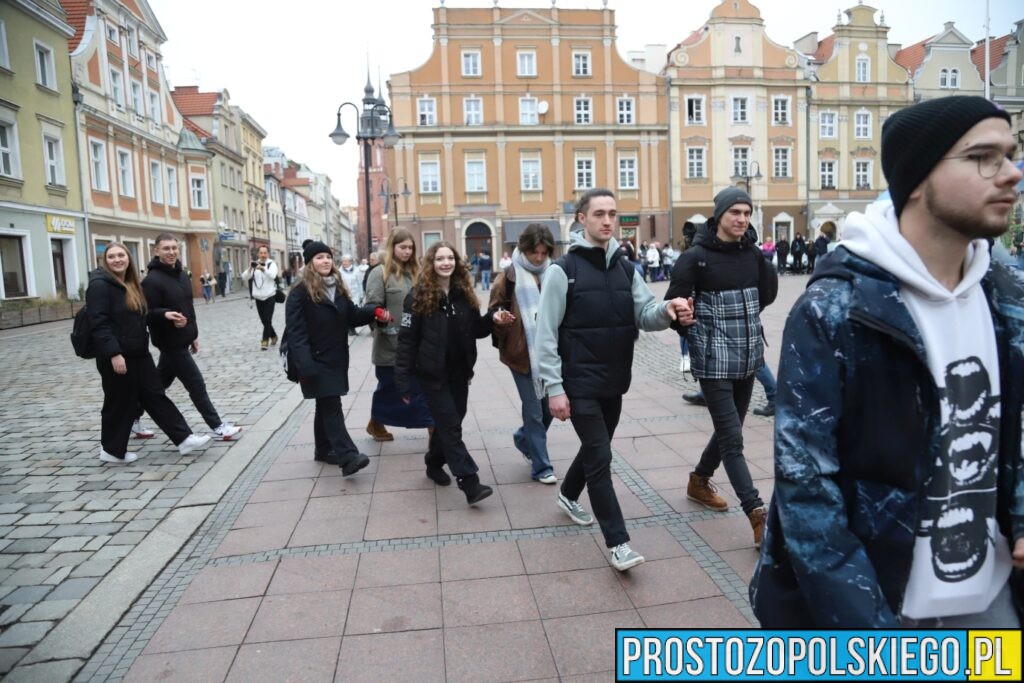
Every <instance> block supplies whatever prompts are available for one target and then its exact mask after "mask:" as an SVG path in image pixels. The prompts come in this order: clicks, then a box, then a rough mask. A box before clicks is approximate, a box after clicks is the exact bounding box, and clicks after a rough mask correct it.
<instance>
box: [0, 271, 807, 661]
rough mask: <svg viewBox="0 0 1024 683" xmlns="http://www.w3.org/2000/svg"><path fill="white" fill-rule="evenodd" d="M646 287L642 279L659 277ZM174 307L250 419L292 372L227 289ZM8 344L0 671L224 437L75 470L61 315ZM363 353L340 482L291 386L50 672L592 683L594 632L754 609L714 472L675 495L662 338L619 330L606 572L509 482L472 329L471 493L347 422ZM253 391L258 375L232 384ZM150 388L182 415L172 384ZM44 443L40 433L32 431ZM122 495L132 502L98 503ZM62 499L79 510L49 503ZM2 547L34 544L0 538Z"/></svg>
mask: <svg viewBox="0 0 1024 683" xmlns="http://www.w3.org/2000/svg"><path fill="white" fill-rule="evenodd" d="M805 283H806V278H804V277H789V278H784V279H783V280H782V283H781V287H780V299H779V302H777V303H776V304H775V305H774V306H773V307H772V308H770V309H768V311H767V312H766V314H765V315H764V317H763V319H764V322H765V329H766V334H767V336H768V339H769V342H770V346H769V349H768V351H769V364H770V365H771V366H772V367H773V368H775V367H777V361H778V346H779V344H778V340H779V339H780V337H781V329H782V326H783V324H784V320H785V315H786V314H787V313H788V310H789V308H790V306H791V305H792V303H793V301H795V299H796V297H797V296H798V295H799V293H800V292H801V291H802V290H803V287H804V285H805ZM652 288H653V289H655V292H656V293H657V294H659V295H660V294H663V292H664V289H665V285H664V284H656V285H653V286H652ZM218 307H220V308H218ZM279 315H280V309H279ZM199 322H200V329H201V330H202V332H203V334H202V337H201V340H203V341H205V342H206V344H205V346H204V362H203V363H202V368H203V370H204V374H205V376H206V378H207V382H208V384H210V385H211V396H213V398H214V403H215V404H216V405H217V407H218V409H219V410H221V411H222V413H223V414H224V416H225V419H230V420H232V421H236V422H238V423H240V424H251V422H252V421H254V420H257V419H258V418H259V417H260V416H261V415H262V414H263V412H265V411H266V410H267V409H268V408H269V407H270V406H272V405H273V404H275V403H276V402H277V401H278V400H280V399H281V398H282V396H283V393H284V392H287V391H288V390H289V389H290V388H291V387H292V385H291V384H290V383H287V382H285V381H283V374H282V373H281V371H280V366H279V365H278V364H277V362H276V354H269V353H265V354H260V353H259V352H258V351H254V350H253V349H254V347H255V345H256V344H255V341H257V340H258V326H257V323H256V321H255V311H251V310H249V309H248V307H247V306H246V305H245V304H244V303H243V302H240V301H236V302H230V301H229V302H227V303H218V304H215V305H214V306H210V307H206V306H200V307H199ZM21 339H23V340H29V341H30V343H18V344H9V343H7V340H4V345H3V350H2V351H0V359H2V360H3V361H4V367H17V368H19V371H18V374H17V382H14V381H11V382H4V386H3V387H0V398H2V399H4V400H3V401H2V402H0V414H2V415H3V418H4V419H3V426H2V432H0V463H2V465H3V470H2V476H0V506H2V507H0V524H2V525H3V526H2V528H0V532H2V535H0V538H2V539H3V540H0V545H3V544H7V546H6V547H4V548H2V554H0V571H2V572H4V573H3V574H0V577H3V580H2V581H0V583H2V586H3V587H2V588H0V594H3V598H2V599H0V603H2V604H3V606H4V607H5V608H6V609H5V611H4V612H3V613H2V614H0V620H3V623H4V624H5V626H4V631H3V633H2V634H0V648H2V649H0V672H2V671H6V670H8V669H9V668H11V667H12V666H13V665H14V664H16V663H17V661H18V659H20V658H21V657H22V656H23V655H24V653H25V652H26V651H27V649H28V648H30V647H31V646H32V645H33V644H34V643H36V642H38V641H39V639H40V638H42V637H43V635H45V633H46V632H47V631H48V630H49V629H50V628H51V627H52V626H53V625H55V624H56V623H57V622H58V621H59V620H60V619H61V618H62V617H63V616H64V615H66V614H67V613H68V612H69V611H70V610H71V609H73V608H74V607H75V605H76V604H77V602H78V600H80V599H81V598H82V597H83V596H84V595H86V594H87V593H88V592H89V591H90V590H91V589H92V587H93V585H95V583H96V581H98V580H99V578H100V577H101V576H102V575H103V574H104V573H105V572H106V571H108V570H109V569H110V568H111V567H112V566H113V565H114V564H116V563H117V562H118V560H119V559H120V558H121V557H123V556H124V555H125V554H126V552H127V551H128V550H130V549H131V547H132V544H136V543H138V542H140V541H141V539H142V537H144V536H145V534H146V532H148V531H149V530H150V529H152V528H153V526H154V525H155V524H156V523H157V522H159V520H160V519H161V518H162V516H163V514H165V513H166V512H167V510H168V509H171V508H174V506H175V505H176V503H177V502H178V501H180V500H181V498H182V497H183V496H184V494H185V493H187V492H188V490H189V487H190V486H191V485H192V484H193V483H194V482H195V481H197V480H198V478H199V477H201V476H202V474H203V473H204V472H205V471H206V470H207V469H208V468H209V467H210V466H211V465H212V464H213V463H214V462H215V461H216V460H217V458H218V457H219V456H220V455H221V454H223V453H224V452H225V451H226V448H225V447H224V446H223V445H220V446H217V447H215V448H211V449H209V450H208V451H207V452H206V453H204V454H203V455H201V456H199V457H198V458H179V457H177V452H176V451H172V450H171V448H172V446H171V444H170V443H169V442H168V441H167V440H166V439H165V438H163V437H162V436H161V438H158V439H154V440H152V441H156V442H157V443H153V444H145V445H144V446H143V447H142V449H141V451H140V459H139V461H138V462H137V463H135V464H134V466H133V467H118V468H111V467H109V466H108V467H101V466H100V464H99V461H98V459H96V458H95V451H96V447H97V443H98V429H99V427H98V423H97V422H98V420H97V417H96V415H97V413H98V406H99V401H100V398H101V397H100V395H99V388H98V378H97V377H96V372H95V368H94V367H92V364H91V362H86V361H79V360H77V359H75V358H74V357H73V356H71V355H70V345H69V344H68V343H67V337H66V331H61V332H60V333H59V334H57V333H53V334H37V335H32V336H31V337H22V338H21ZM369 347H370V343H369V339H368V336H367V335H366V333H365V332H363V334H362V335H360V336H359V337H356V338H355V339H354V341H353V344H352V353H351V355H352V368H351V371H350V384H351V386H352V391H351V393H350V395H349V396H348V397H346V398H344V399H343V406H344V409H345V411H346V416H347V417H346V419H347V422H348V425H349V428H350V430H351V432H352V435H353V437H354V438H355V439H356V442H357V444H358V445H359V447H360V448H361V450H363V451H364V452H366V453H367V454H369V455H371V464H370V466H369V467H368V468H367V469H366V470H364V471H363V472H361V473H359V474H358V475H356V476H354V477H350V478H342V477H341V476H340V472H339V471H338V468H336V467H330V466H323V465H321V464H320V463H316V462H314V461H313V459H312V410H311V408H312V406H311V402H304V403H303V404H302V405H301V406H300V407H299V408H298V409H296V410H295V412H294V413H293V414H292V416H291V418H290V419H289V420H288V421H287V423H286V424H285V425H284V426H283V427H282V428H281V429H280V430H278V432H277V433H276V434H275V436H274V437H273V438H272V439H271V440H270V441H269V442H268V443H267V444H266V445H265V446H264V447H263V449H262V450H261V451H260V453H259V454H258V455H257V456H256V458H255V459H254V460H253V461H252V463H251V464H250V465H249V467H248V468H247V469H246V470H245V471H244V472H243V473H242V475H241V476H239V477H238V479H237V481H236V482H235V483H234V485H233V486H232V487H231V488H230V489H229V490H228V491H227V493H226V494H225V495H224V496H223V498H221V500H220V502H219V503H218V504H217V505H216V507H215V508H214V510H213V512H212V513H211V514H210V515H209V516H208V517H207V518H206V520H205V522H204V523H203V524H202V526H201V527H200V528H199V530H198V532H197V533H196V534H195V535H193V536H192V538H190V539H189V540H188V542H187V543H186V544H185V546H184V547H183V548H182V549H181V551H180V552H179V553H178V554H177V556H176V557H174V559H173V560H172V561H171V562H170V563H169V564H168V565H167V566H166V567H165V568H164V570H163V571H162V572H161V573H160V574H159V576H157V578H156V580H155V581H153V583H152V584H151V585H150V586H149V588H148V589H147V590H146V591H145V592H144V593H143V594H142V595H141V596H140V598H139V599H138V600H137V601H136V602H135V604H134V605H133V606H132V607H131V609H130V610H129V611H128V612H127V613H126V614H125V615H124V617H123V618H122V619H121V620H120V623H119V624H118V625H117V626H116V627H115V628H114V629H113V630H112V631H111V632H110V633H109V635H108V636H107V638H106V639H105V641H104V642H103V644H102V645H101V646H100V647H99V649H98V650H97V651H96V652H95V653H94V654H93V655H92V657H91V658H90V659H89V660H88V661H87V662H85V664H84V666H82V667H81V668H80V669H78V670H77V675H76V676H75V680H82V681H86V680H88V681H106V680H111V681H114V680H132V681H141V680H153V679H157V678H161V679H162V678H166V679H168V680H199V679H202V680H247V681H248V680H284V679H286V678H290V679H293V680H300V679H301V680H304V681H305V680H310V681H312V680H339V681H340V680H346V681H349V680H375V679H376V680H382V679H383V680H402V679H404V678H409V679H417V680H500V681H505V680H539V679H551V680H569V679H572V680H576V677H577V676H582V677H593V678H594V679H595V680H610V679H611V678H612V676H611V671H612V668H613V664H614V651H613V647H612V643H613V640H612V638H613V633H614V628H616V627H629V626H644V625H646V626H650V627H669V626H672V627H688V626H709V627H711V626H736V627H743V626H749V625H751V624H753V623H755V622H754V620H753V616H752V614H751V612H750V609H749V606H748V604H747V598H746V591H747V586H746V584H747V581H748V580H749V576H750V574H751V572H752V570H753V566H754V563H755V561H756V554H755V551H754V550H753V548H752V543H751V534H750V527H749V524H748V522H747V520H746V518H745V517H744V516H743V515H742V513H740V512H739V510H738V507H737V501H736V499H735V497H734V496H733V495H732V492H731V490H730V488H729V486H728V483H727V481H726V478H725V475H724V472H721V473H719V476H718V477H717V480H718V481H719V483H720V484H721V485H722V493H723V495H724V496H725V497H726V499H727V500H729V502H730V504H731V505H732V506H733V507H731V508H730V510H729V511H728V512H725V513H713V512H709V511H707V510H704V509H702V508H699V507H698V506H696V505H695V504H693V503H691V502H689V501H687V500H686V497H685V482H686V476H687V473H688V472H689V471H690V470H691V469H692V467H693V465H694V464H695V463H696V461H697V459H698V458H699V455H700V451H701V450H702V449H703V447H704V444H705V443H706V441H707V438H708V437H709V435H710V432H711V429H712V428H711V421H710V418H709V417H708V414H707V411H706V409H704V408H699V407H694V406H690V405H687V404H685V403H684V402H683V401H681V400H680V398H679V394H680V391H681V390H684V389H685V390H690V389H692V388H693V387H694V386H695V385H694V383H693V381H692V379H690V378H689V376H685V377H684V376H682V375H681V374H680V373H679V372H678V342H677V339H676V335H675V333H673V332H671V331H666V332H662V333H656V334H646V333H644V334H642V335H641V339H640V341H639V342H638V347H637V353H636V359H635V364H634V380H633V386H632V388H631V390H630V392H629V394H628V395H627V396H626V398H625V400H624V403H623V419H622V422H621V424H620V427H619V429H618V430H617V433H616V437H615V439H614V442H613V448H614V450H615V452H616V455H617V457H616V459H615V464H614V470H613V471H614V480H615V487H616V491H617V492H618V494H619V498H620V502H621V504H622V508H623V512H624V514H625V516H626V518H627V521H628V525H629V528H630V533H631V535H632V537H633V541H632V545H633V547H634V548H635V549H637V550H638V551H639V552H641V553H642V554H644V555H645V556H646V558H647V562H646V563H645V564H643V565H641V566H639V567H637V568H635V569H634V570H632V571H630V572H629V573H626V574H620V573H618V572H616V571H615V570H613V569H612V568H611V567H610V566H609V565H608V561H607V550H606V549H605V548H604V547H603V542H602V540H601V538H600V535H599V533H595V531H596V530H595V529H589V528H580V527H577V526H574V525H571V524H568V523H567V519H566V518H565V516H564V515H563V514H562V513H561V512H560V511H559V510H558V508H557V507H556V506H555V505H554V497H555V495H556V492H557V487H554V486H545V485H542V484H539V483H536V482H532V481H531V480H530V477H529V466H528V465H527V464H526V463H525V462H524V460H523V458H522V456H521V455H520V454H519V452H518V451H516V450H515V448H514V447H513V445H512V443H511V433H512V431H513V430H514V428H515V427H516V426H517V425H518V420H519V408H518V395H517V393H516V390H515V387H514V385H513V383H512V381H511V377H510V376H509V373H508V370H507V368H505V367H504V366H503V365H501V364H500V363H499V362H498V359H497V354H496V352H495V351H494V349H492V348H491V346H490V345H489V344H487V343H486V341H482V342H481V343H480V346H479V348H480V360H479V362H478V366H477V373H476V378H475V379H474V381H473V385H472V387H471V395H470V412H469V415H468V416H467V418H466V421H465V424H464V432H465V436H466V442H467V445H468V446H469V448H470V450H471V452H473V455H474V458H475V459H476V460H477V462H478V464H479V466H480V469H481V480H482V481H483V482H484V483H488V484H491V485H494V486H495V495H494V496H492V497H491V498H490V499H488V500H487V501H484V502H483V503H482V504H480V505H479V506H476V507H474V508H468V507H467V506H466V505H465V499H464V497H463V496H462V494H461V492H459V491H458V490H457V489H456V488H455V487H454V486H452V487H449V488H438V487H435V486H434V485H433V483H432V482H430V481H429V480H427V479H426V478H425V476H424V474H423V464H422V454H423V452H424V450H425V449H426V434H425V431H422V430H400V429H399V430H394V431H395V434H396V439H395V441H394V442H390V443H385V444H377V443H375V442H373V441H372V440H370V439H369V438H368V437H367V435H366V434H365V432H364V431H363V429H362V428H363V426H364V425H365V424H366V421H367V420H368V417H369V406H370V398H371V394H372V391H373V388H374V385H375V380H374V377H373V368H372V365H370V363H369ZM46 367H55V369H56V370H57V372H56V373H53V374H55V375H57V376H59V377H61V378H62V379H63V378H67V379H69V380H71V381H70V382H68V383H67V384H68V385H69V387H68V390H67V392H66V393H55V390H58V388H57V387H55V386H54V382H53V380H52V379H51V380H44V379H43V378H42V377H39V376H38V375H40V374H42V373H43V371H44V368H46ZM62 383H63V382H62ZM256 384H259V385H261V388H260V390H259V391H252V390H245V391H240V388H246V387H252V386H254V385H256ZM58 391H59V390H58ZM171 393H172V397H173V398H174V399H175V401H176V402H177V403H178V404H179V406H180V407H182V408H183V409H184V408H186V407H187V408H188V410H185V411H184V412H185V415H186V418H187V419H188V420H189V423H190V424H192V425H194V426H199V425H200V424H201V423H200V422H199V419H198V415H197V414H196V413H195V411H194V409H193V408H192V406H191V404H190V403H189V402H188V399H187V396H185V395H184V392H183V391H182V390H181V389H180V387H178V386H176V387H175V388H174V389H172V392H171ZM760 400H762V399H761V398H757V399H755V404H756V403H757V402H759V401H760ZM54 436H56V437H59V438H60V439H62V440H63V441H64V442H66V447H65V448H63V449H57V448H54V445H53V443H52V440H51V437H54ZM745 438H746V444H747V447H746V455H747V458H748V461H749V462H750V465H751V470H752V474H753V475H754V478H755V480H756V483H757V485H758V486H759V488H760V490H761V493H762V496H764V497H765V499H767V498H768V497H769V496H770V495H771V479H770V478H771V474H772V451H771V438H772V422H771V421H770V420H763V419H760V418H756V417H753V416H750V417H748V422H747V426H746V428H745ZM578 447H579V441H578V439H577V437H576V435H575V433H574V431H573V430H572V427H571V426H570V425H569V424H568V423H565V424H561V423H558V422H556V423H555V424H554V425H552V428H551V431H550V436H549V450H550V452H551V457H552V461H553V464H554V466H555V471H556V474H558V475H561V474H562V473H563V472H564V470H565V468H566V467H567V466H568V463H569V462H570V461H571V459H572V457H573V455H574V454H575V452H576V450H577V448H578ZM96 501H102V502H101V503H97V502H96ZM108 501H109V502H110V505H109V506H108V505H107V502H108ZM125 501H127V502H128V503H129V505H135V506H137V507H130V506H129V505H126V506H124V507H120V508H119V507H118V505H121V504H122V503H124V502H125ZM583 502H584V503H585V504H587V503H588V501H586V499H585V498H584V500H583ZM90 505H91V507H90ZM60 506H64V507H60ZM588 507H589V505H588ZM68 512H72V513H80V514H79V515H72V516H66V517H63V518H61V517H60V515H64V514H66V513H68ZM97 512H100V513H107V514H102V515H98V516H92V515H94V513H97ZM124 512H133V513H135V514H132V515H131V516H125V517H121V514H122V513H124ZM110 513H115V514H113V515H112V514H110ZM26 520H27V521H26ZM139 522H144V523H145V524H138V523H139ZM19 529H32V533H28V534H27V533H25V532H18V530H19ZM21 541H33V542H34V543H21V544H20V545H17V546H14V549H13V550H12V549H11V548H12V545H13V544H15V543H19V542H21ZM58 544H59V545H58ZM104 551H105V552H104ZM97 555H98V556H97ZM83 568H84V569H83ZM24 605H27V607H26V608H24V609H23V606H24ZM37 666H42V665H37ZM76 669H77V667H76ZM21 670H22V669H18V670H16V671H15V672H14V673H18V671H21ZM48 673H50V672H48ZM75 674H76V670H75V669H72V670H70V671H69V672H68V673H67V674H66V675H64V679H65V680H67V679H68V677H70V676H72V675H75ZM54 675H57V674H56V671H55V672H54Z"/></svg>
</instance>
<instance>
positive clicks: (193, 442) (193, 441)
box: [178, 434, 210, 455]
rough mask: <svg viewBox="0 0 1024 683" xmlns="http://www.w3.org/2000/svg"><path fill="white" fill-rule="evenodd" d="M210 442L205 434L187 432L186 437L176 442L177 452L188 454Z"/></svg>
mask: <svg viewBox="0 0 1024 683" xmlns="http://www.w3.org/2000/svg"><path fill="white" fill-rule="evenodd" d="M208 443H210V437H209V436H207V435H206V434H203V435H202V436H200V435H199V434H189V435H188V438H187V439H185V440H184V441H182V442H181V443H180V444H178V452H179V453H181V454H182V455H188V454H189V453H191V452H192V451H194V450H196V449H197V448H202V447H203V446H205V445H206V444H208Z"/></svg>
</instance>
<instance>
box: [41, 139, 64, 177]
mask: <svg viewBox="0 0 1024 683" xmlns="http://www.w3.org/2000/svg"><path fill="white" fill-rule="evenodd" d="M43 169H44V171H45V175H46V184H47V185H64V153H63V152H62V150H61V143H60V138H59V137H56V136H52V135H44V136H43Z"/></svg>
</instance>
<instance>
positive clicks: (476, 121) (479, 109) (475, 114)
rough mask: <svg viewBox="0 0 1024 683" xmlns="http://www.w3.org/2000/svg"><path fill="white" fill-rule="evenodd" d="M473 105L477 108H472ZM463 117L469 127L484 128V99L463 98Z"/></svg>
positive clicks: (474, 97) (475, 97)
mask: <svg viewBox="0 0 1024 683" xmlns="http://www.w3.org/2000/svg"><path fill="white" fill-rule="evenodd" d="M471 104H475V105H476V106H475V107H470V105H471ZM471 114H472V116H471ZM462 116H463V122H464V123H465V124H466V125H467V126H482V125H484V101H483V99H482V98H480V97H477V96H475V95H474V96H472V97H463V98H462Z"/></svg>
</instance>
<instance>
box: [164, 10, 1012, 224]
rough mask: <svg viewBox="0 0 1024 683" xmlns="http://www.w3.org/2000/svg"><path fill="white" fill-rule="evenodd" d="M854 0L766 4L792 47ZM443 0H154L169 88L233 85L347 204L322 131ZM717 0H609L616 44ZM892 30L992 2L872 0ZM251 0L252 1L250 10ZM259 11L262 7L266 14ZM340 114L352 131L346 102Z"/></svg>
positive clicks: (693, 20)
mask: <svg viewBox="0 0 1024 683" xmlns="http://www.w3.org/2000/svg"><path fill="white" fill-rule="evenodd" d="M854 2H855V0H845V1H842V0H841V1H840V2H837V3H820V2H819V3H815V2H807V1H806V0H802V1H794V0H761V2H756V3H755V4H756V5H757V6H758V7H759V8H760V10H761V16H762V18H763V19H764V21H765V27H766V30H767V32H768V36H769V37H770V38H771V39H772V40H774V41H775V42H777V43H781V44H783V45H787V46H792V44H793V41H794V40H796V39H797V38H800V37H801V36H803V35H805V34H807V33H809V32H811V31H817V32H818V35H819V38H821V37H824V36H826V35H828V34H829V33H830V32H831V29H832V26H834V25H835V23H836V14H837V12H838V11H839V9H840V8H842V9H847V8H848V7H850V6H852V5H853V4H854ZM438 4H439V2H438V0H371V1H359V0H348V1H346V2H335V1H330V0H288V2H282V3H272V4H264V3H250V2H249V0H243V1H242V2H238V1H237V0H236V1H228V2H224V1H217V0H150V5H151V7H152V8H153V11H154V12H155V13H156V16H157V19H158V21H159V22H160V24H161V26H162V27H163V29H164V33H166V35H167V42H166V43H165V44H164V45H163V50H162V51H163V57H164V65H165V67H166V70H167V77H168V79H169V80H170V82H171V86H172V87H173V86H178V85H199V86H200V88H201V89H203V90H217V89H220V88H227V89H228V91H229V92H230V93H231V101H232V103H233V104H236V105H238V106H241V107H242V108H243V109H245V110H246V111H247V112H248V113H249V114H251V115H252V116H253V117H255V118H256V120H257V121H259V123H260V125H261V126H263V128H264V129H266V131H267V139H266V140H264V144H265V145H274V146H278V147H281V148H283V149H284V151H285V153H286V154H287V155H288V156H289V158H291V159H295V160H297V161H302V162H304V163H306V164H307V165H309V166H310V167H311V168H312V169H314V170H315V171H318V172H321V173H327V174H328V175H329V176H331V180H332V181H333V189H334V194H335V195H336V196H337V197H338V198H339V199H340V200H341V202H342V204H343V205H345V204H351V205H354V204H355V203H356V196H357V186H356V179H357V174H358V159H359V157H358V148H357V145H356V143H355V138H354V137H353V138H352V139H350V140H349V141H348V142H347V143H345V145H344V146H342V147H338V146H336V145H335V144H334V143H332V142H331V141H330V139H329V138H328V137H327V135H328V133H330V132H331V130H333V128H334V114H335V111H336V110H337V108H338V105H339V104H341V103H342V102H344V101H353V102H356V103H358V102H359V100H360V99H362V97H363V86H364V85H365V83H366V70H367V59H369V64H370V70H371V75H372V78H373V83H374V85H376V84H377V82H378V79H377V73H378V69H379V70H380V74H381V77H382V80H385V81H386V80H387V77H388V74H390V73H399V72H402V71H408V70H410V69H413V68H416V67H418V66H419V65H421V64H422V63H423V62H424V61H426V59H427V58H428V57H429V55H430V52H431V50H432V49H433V40H432V35H433V34H432V32H431V22H432V21H433V14H432V8H433V7H436V6H438ZM718 4H719V2H718V0H619V1H616V0H611V1H610V2H609V6H610V7H611V8H612V9H614V10H616V13H615V17H616V22H617V24H618V41H617V44H618V48H619V51H620V52H621V53H622V54H623V55H624V54H625V53H626V52H627V51H629V50H635V49H641V48H642V47H643V46H644V45H646V44H649V43H650V44H657V43H662V44H666V45H668V46H669V47H671V46H673V45H675V44H676V43H678V42H679V41H681V40H683V39H684V38H686V36H688V35H689V34H690V32H691V31H693V30H694V29H697V28H699V27H700V26H702V25H703V24H704V22H705V21H706V20H707V18H708V17H709V16H710V13H711V10H712V9H713V8H714V7H715V6H717V5H718ZM870 4H871V6H873V7H877V8H878V9H880V10H882V11H884V12H885V22H886V24H888V25H889V26H890V27H891V28H890V31H889V41H890V42H894V43H901V44H903V45H904V46H906V45H911V44H913V43H915V42H917V41H919V40H922V39H924V38H927V37H929V36H931V35H934V34H936V33H938V32H939V31H941V30H942V25H943V22H945V21H955V22H956V26H957V28H958V29H959V30H960V31H961V32H962V33H963V34H964V35H966V36H967V37H968V38H970V39H971V40H978V39H981V38H982V37H983V36H984V33H985V31H984V26H985V3H984V2H982V1H981V0H930V1H929V2H928V3H927V10H926V11H922V7H923V5H922V3H919V2H908V1H907V0H874V1H873V2H871V3H870ZM490 5H491V2H489V1H488V0H477V1H476V2H474V1H472V0H449V1H448V2H447V6H448V7H481V6H490ZM500 5H501V6H502V7H548V6H550V5H549V3H548V2H547V1H546V0H535V1H534V2H528V1H527V2H523V1H522V0H501V2H500ZM558 6H559V7H561V8H567V9H581V8H582V9H587V8H591V9H597V8H600V7H601V2H600V0H589V1H587V0H558ZM250 8H253V9H250ZM255 8H266V9H265V10H264V11H262V12H261V11H259V10H258V9H255ZM1020 8H1021V5H1019V4H1017V3H1016V2H1014V1H1013V0H990V12H991V27H992V30H991V34H992V35H994V36H999V35H1005V34H1007V33H1009V32H1010V30H1011V29H1012V28H1013V22H1014V21H1015V20H1017V19H1020V18H1021V17H1022V16H1024V11H1022V10H1021V9H1020ZM343 116H347V117H348V118H347V119H343V124H344V125H345V127H346V129H347V130H348V132H349V133H350V134H352V135H354V134H355V130H354V128H355V122H354V120H353V119H354V117H353V112H352V110H351V108H349V107H346V108H345V112H343Z"/></svg>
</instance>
